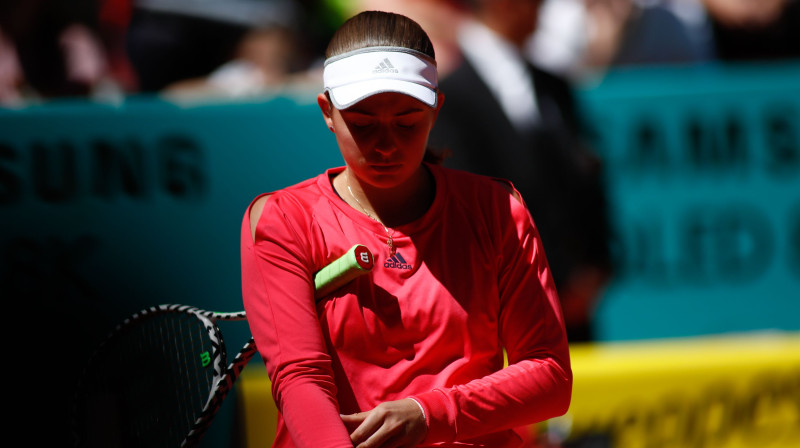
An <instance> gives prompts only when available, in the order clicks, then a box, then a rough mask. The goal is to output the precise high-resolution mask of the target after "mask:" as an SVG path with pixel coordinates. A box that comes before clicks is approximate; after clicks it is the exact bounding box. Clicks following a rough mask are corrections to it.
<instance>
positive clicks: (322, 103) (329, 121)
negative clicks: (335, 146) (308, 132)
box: [317, 93, 334, 132]
mask: <svg viewBox="0 0 800 448" xmlns="http://www.w3.org/2000/svg"><path fill="white" fill-rule="evenodd" d="M317 104H318V105H319V109H320V110H321V111H322V116H323V118H325V124H326V125H328V129H330V130H331V132H334V130H333V103H331V100H330V98H328V95H327V94H326V93H320V94H319V95H317Z"/></svg>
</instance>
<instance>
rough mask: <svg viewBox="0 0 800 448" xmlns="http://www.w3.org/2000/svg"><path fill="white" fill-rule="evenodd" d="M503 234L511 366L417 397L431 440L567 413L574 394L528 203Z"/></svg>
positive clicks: (504, 318)
mask: <svg viewBox="0 0 800 448" xmlns="http://www.w3.org/2000/svg"><path fill="white" fill-rule="evenodd" d="M511 200H512V201H513V202H514V204H513V205H512V211H513V214H514V225H513V226H507V230H506V234H504V235H503V237H502V241H503V247H502V257H501V261H500V263H501V266H500V269H499V272H500V279H499V283H500V301H501V311H500V334H501V338H502V342H503V345H504V347H505V349H506V352H507V354H508V360H509V365H508V367H506V368H504V369H502V370H500V371H497V372H495V373H493V374H491V375H488V376H486V377H483V378H479V379H475V380H473V381H470V382H468V383H466V384H463V385H456V386H453V387H450V388H437V389H434V390H432V391H430V392H425V393H421V394H417V395H414V396H413V397H412V398H415V399H416V400H417V401H418V402H420V404H421V405H422V406H423V408H424V410H425V414H426V417H427V420H428V435H427V437H426V440H425V443H426V444H429V443H436V442H450V441H461V440H466V439H470V438H474V437H477V436H481V435H484V434H487V433H491V432H496V431H499V430H502V429H508V428H515V427H519V426H522V425H528V424H532V423H535V422H540V421H544V420H546V419H549V418H552V417H556V416H559V415H562V414H564V413H565V412H566V411H567V409H568V407H569V402H570V398H571V394H572V371H571V367H570V361H569V347H568V343H567V339H566V332H565V330H564V322H563V317H562V315H561V308H560V305H559V303H558V296H557V294H556V289H555V286H554V284H553V280H552V276H551V274H550V270H549V267H548V264H547V260H546V258H545V254H544V250H543V247H542V243H541V239H540V237H539V235H538V232H537V230H536V228H535V226H534V225H533V220H532V218H531V217H530V214H529V213H528V210H527V209H526V208H525V206H524V204H522V203H520V202H519V201H517V200H516V199H511Z"/></svg>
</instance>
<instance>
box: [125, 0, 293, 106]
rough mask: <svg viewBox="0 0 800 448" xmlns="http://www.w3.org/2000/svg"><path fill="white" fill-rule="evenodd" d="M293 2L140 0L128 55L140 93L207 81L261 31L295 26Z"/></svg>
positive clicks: (131, 26)
mask: <svg viewBox="0 0 800 448" xmlns="http://www.w3.org/2000/svg"><path fill="white" fill-rule="evenodd" d="M296 20H297V8H296V4H295V2H294V1H293V0H214V1H206V0H135V1H134V4H133V11H132V16H131V21H130V24H129V26H128V30H127V52H128V55H129V58H130V61H131V63H132V65H133V68H134V70H135V73H136V76H137V79H138V88H139V91H140V92H158V91H161V90H162V89H164V88H166V87H167V86H169V85H172V84H174V83H176V82H179V81H184V80H188V79H195V78H199V77H205V76H208V75H209V74H210V73H211V72H213V71H214V70H216V69H218V68H219V67H220V66H222V65H223V64H225V63H227V62H229V61H231V60H233V59H235V58H236V52H237V51H238V50H239V49H240V45H241V44H242V42H243V39H244V38H245V37H246V36H248V37H249V36H250V35H249V34H248V33H250V32H251V31H252V30H254V29H259V28H262V27H273V26H281V27H292V26H293V25H294V24H295V22H296Z"/></svg>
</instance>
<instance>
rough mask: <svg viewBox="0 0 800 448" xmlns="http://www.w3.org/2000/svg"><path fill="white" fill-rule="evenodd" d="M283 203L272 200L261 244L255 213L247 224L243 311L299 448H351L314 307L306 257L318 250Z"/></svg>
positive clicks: (243, 235) (260, 227) (310, 269)
mask: <svg viewBox="0 0 800 448" xmlns="http://www.w3.org/2000/svg"><path fill="white" fill-rule="evenodd" d="M279 201H280V199H279V198H276V197H275V196H273V197H272V198H270V199H269V200H268V201H267V203H266V205H265V207H264V211H263V213H262V215H261V216H262V217H261V219H260V221H259V224H258V227H257V230H256V235H255V242H254V241H253V237H252V236H251V230H250V216H249V211H248V213H246V214H245V217H244V220H243V222H242V232H241V258H242V259H241V262H242V294H243V301H244V308H245V310H246V312H247V317H248V321H249V324H250V328H251V331H252V333H253V337H254V339H255V342H256V345H257V346H258V350H259V353H260V354H261V357H262V358H263V359H264V363H265V365H266V368H267V372H268V374H269V377H270V380H271V381H272V394H273V398H274V400H275V404H276V405H277V407H278V410H279V411H280V413H281V417H282V418H283V420H284V422H285V425H286V427H287V429H288V430H289V433H290V434H291V437H292V440H293V442H294V445H295V446H297V447H321V446H324V447H346V448H352V446H353V445H352V443H351V441H350V436H349V434H348V432H347V430H346V428H345V427H344V424H343V423H342V420H341V418H340V416H339V406H338V403H337V400H336V386H335V383H334V379H333V371H332V367H331V358H330V356H329V354H328V352H327V350H326V345H325V340H324V338H323V335H322V330H321V329H320V323H319V319H318V317H317V312H316V307H315V303H314V297H313V282H312V274H313V270H314V269H313V263H312V262H311V261H310V260H305V259H303V258H302V257H303V256H308V254H309V253H310V252H311V250H312V249H313V248H310V247H308V244H311V243H309V242H308V241H309V239H308V238H307V236H305V235H302V234H300V233H298V232H297V231H296V228H295V226H294V225H293V224H292V222H291V221H290V220H289V219H287V217H286V215H285V214H284V211H283V210H282V209H283V208H290V207H291V205H292V204H291V203H288V204H283V205H282V206H281V207H279V206H278V205H277V202H279ZM284 202H290V201H289V200H284Z"/></svg>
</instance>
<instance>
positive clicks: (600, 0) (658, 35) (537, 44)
mask: <svg viewBox="0 0 800 448" xmlns="http://www.w3.org/2000/svg"><path fill="white" fill-rule="evenodd" d="M526 46H527V50H526V51H527V52H528V54H529V56H530V57H531V58H532V59H533V60H534V61H536V62H537V63H538V64H541V65H542V66H544V67H547V68H549V69H550V70H553V71H555V72H557V73H560V74H562V75H564V76H567V77H569V78H571V79H572V80H573V81H584V80H586V79H587V78H590V77H592V76H595V75H599V74H602V73H604V72H605V70H606V69H607V68H608V67H610V66H620V65H632V64H665V63H694V62H700V61H706V60H709V59H711V58H712V57H713V38H712V36H711V29H710V25H709V22H708V19H707V17H706V13H705V9H704V7H703V5H702V4H701V3H700V0H545V4H544V6H543V8H542V14H541V16H540V21H539V30H538V31H537V33H536V34H534V35H532V36H531V38H530V40H529V42H527V43H526Z"/></svg>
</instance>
